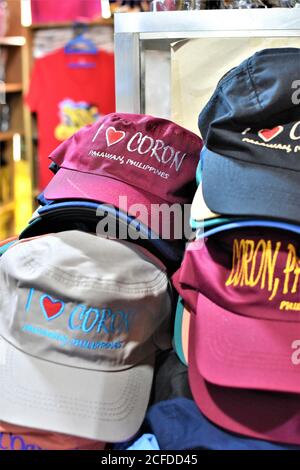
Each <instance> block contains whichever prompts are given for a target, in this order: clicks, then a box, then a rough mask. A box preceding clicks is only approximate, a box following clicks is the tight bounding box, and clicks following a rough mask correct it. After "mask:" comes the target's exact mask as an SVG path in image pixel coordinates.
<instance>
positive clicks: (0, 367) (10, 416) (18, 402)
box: [0, 338, 154, 442]
mask: <svg viewBox="0 0 300 470" xmlns="http://www.w3.org/2000/svg"><path fill="white" fill-rule="evenodd" d="M153 363H154V358H153V357H152V358H149V360H147V361H144V362H143V363H141V364H139V365H137V366H136V367H133V368H130V369H127V370H123V371H118V372H98V371H97V372H96V371H93V370H86V369H79V368H78V369H76V368H71V367H67V366H62V365H59V364H55V363H50V362H47V361H44V360H40V359H37V358H36V357H33V356H30V355H28V354H25V353H23V352H21V351H19V350H18V349H16V348H15V347H13V346H12V345H11V344H9V343H7V342H6V341H5V340H4V339H3V338H1V339H0V383H1V394H0V419H1V420H3V421H7V422H8V423H12V424H16V425H20V426H26V427H31V428H37V429H41V430H47V431H52V432H59V433H64V434H70V435H75V436H79V437H85V438H88V439H96V440H99V441H104V442H120V441H125V440H127V439H129V438H131V437H132V436H134V435H135V434H136V432H137V431H138V430H139V428H140V426H141V424H142V422H143V420H144V417H145V413H146V409H147V406H148V402H149V397H150V391H151V384H152V377H153Z"/></svg>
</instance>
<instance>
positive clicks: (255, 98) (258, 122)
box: [199, 48, 300, 223]
mask: <svg viewBox="0 0 300 470" xmlns="http://www.w3.org/2000/svg"><path fill="white" fill-rule="evenodd" d="M299 103H300V49H298V48H276V49H265V50H262V51H260V52H257V53H256V54H254V55H253V56H252V57H250V58H248V59H247V60H245V61H244V62H242V63H241V64H240V65H239V66H238V67H235V68H234V69H232V70H231V71H230V72H229V73H227V74H226V75H225V76H224V77H223V78H222V79H221V80H220V82H219V83H218V85H217V88H216V90H215V92H214V94H213V96H212V97H211V99H210V101H209V102H208V104H207V105H206V106H205V108H204V109H203V111H202V112H201V113H200V116H199V129H200V131H201V134H202V137H203V139H204V143H205V147H206V148H207V149H208V151H205V159H204V161H203V162H202V163H203V173H202V181H203V196H204V200H205V202H206V204H207V206H208V207H209V208H210V209H211V210H212V211H213V212H216V213H219V214H228V215H245V216H251V215H253V216H260V217H273V218H281V219H286V220H290V221H294V222H299V223H300V210H299V201H300V104H299Z"/></svg>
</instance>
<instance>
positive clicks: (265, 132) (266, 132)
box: [258, 126, 283, 142]
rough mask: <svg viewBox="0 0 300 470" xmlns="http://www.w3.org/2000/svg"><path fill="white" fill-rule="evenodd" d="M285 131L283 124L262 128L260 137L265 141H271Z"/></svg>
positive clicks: (259, 133)
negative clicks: (271, 127)
mask: <svg viewBox="0 0 300 470" xmlns="http://www.w3.org/2000/svg"><path fill="white" fill-rule="evenodd" d="M282 131H283V126H276V127H273V129H262V130H261V131H259V132H258V135H259V137H260V138H261V139H262V140H264V141H265V142H270V140H272V139H274V137H277V136H278V135H279V134H281V132H282Z"/></svg>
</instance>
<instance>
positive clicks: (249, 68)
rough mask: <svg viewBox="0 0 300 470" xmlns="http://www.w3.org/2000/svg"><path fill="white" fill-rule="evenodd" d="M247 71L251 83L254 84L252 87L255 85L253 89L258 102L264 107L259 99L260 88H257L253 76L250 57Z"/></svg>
mask: <svg viewBox="0 0 300 470" xmlns="http://www.w3.org/2000/svg"><path fill="white" fill-rule="evenodd" d="M247 71H248V75H249V78H250V82H251V85H252V87H253V90H254V93H255V96H256V99H257V103H258V105H259V107H260V109H263V106H262V104H261V102H260V100H259V97H258V90H256V86H255V82H254V78H253V77H252V65H251V59H248V60H247Z"/></svg>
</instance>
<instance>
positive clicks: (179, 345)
mask: <svg viewBox="0 0 300 470" xmlns="http://www.w3.org/2000/svg"><path fill="white" fill-rule="evenodd" d="M189 329H190V312H189V310H188V309H187V307H186V306H185V305H184V302H183V299H182V298H179V299H178V303H177V308H176V314H175V325H174V349H175V351H176V354H177V356H178V358H179V359H180V361H181V362H182V364H184V365H185V366H187V365H188V344H189Z"/></svg>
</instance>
